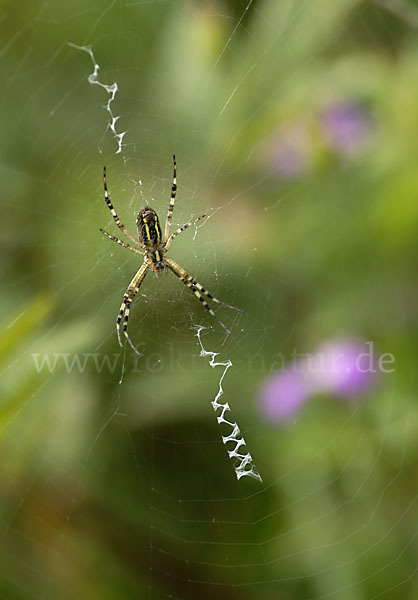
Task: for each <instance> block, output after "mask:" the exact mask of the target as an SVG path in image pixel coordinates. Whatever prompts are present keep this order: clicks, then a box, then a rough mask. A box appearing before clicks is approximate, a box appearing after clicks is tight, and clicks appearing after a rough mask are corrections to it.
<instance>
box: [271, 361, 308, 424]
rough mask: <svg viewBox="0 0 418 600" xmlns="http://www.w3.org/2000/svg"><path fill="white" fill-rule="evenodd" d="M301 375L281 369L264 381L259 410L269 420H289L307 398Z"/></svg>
mask: <svg viewBox="0 0 418 600" xmlns="http://www.w3.org/2000/svg"><path fill="white" fill-rule="evenodd" d="M308 394H309V392H308V391H307V390H306V387H305V383H304V380H303V377H302V376H301V374H300V373H296V372H295V371H292V370H291V371H281V372H279V373H276V374H275V375H273V377H271V378H270V379H268V380H267V381H266V383H265V384H264V387H263V389H262V390H261V396H260V397H261V410H262V412H263V414H264V415H265V416H266V417H267V418H268V419H269V420H270V421H289V420H290V419H292V417H294V416H295V415H296V414H297V413H298V412H299V410H300V408H301V407H302V406H303V404H304V403H305V402H306V400H307V399H308Z"/></svg>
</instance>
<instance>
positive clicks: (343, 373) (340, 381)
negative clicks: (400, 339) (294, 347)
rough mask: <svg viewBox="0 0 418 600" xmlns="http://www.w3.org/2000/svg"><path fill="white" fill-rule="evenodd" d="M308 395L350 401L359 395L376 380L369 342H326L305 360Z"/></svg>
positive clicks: (347, 340)
mask: <svg viewBox="0 0 418 600" xmlns="http://www.w3.org/2000/svg"><path fill="white" fill-rule="evenodd" d="M311 357H312V358H313V361H312V360H311V362H314V363H316V364H315V365H314V366H313V365H312V364H311V365H310V367H311V368H310V389H311V392H327V393H330V394H333V395H335V396H339V397H343V398H349V397H353V396H358V395H361V394H362V393H363V392H365V391H366V390H367V389H368V388H369V387H370V386H371V385H372V383H374V381H375V375H376V369H375V364H374V356H373V345H372V342H368V343H365V342H363V341H361V340H354V339H342V340H334V341H327V342H325V343H324V344H322V345H321V346H320V347H319V349H318V351H317V352H316V353H314V354H313V355H311V356H310V357H308V360H309V359H311Z"/></svg>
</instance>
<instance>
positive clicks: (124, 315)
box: [100, 156, 242, 354]
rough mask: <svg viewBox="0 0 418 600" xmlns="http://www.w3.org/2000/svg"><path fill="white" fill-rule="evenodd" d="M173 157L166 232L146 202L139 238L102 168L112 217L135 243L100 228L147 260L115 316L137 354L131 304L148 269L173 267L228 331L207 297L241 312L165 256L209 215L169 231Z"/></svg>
mask: <svg viewBox="0 0 418 600" xmlns="http://www.w3.org/2000/svg"><path fill="white" fill-rule="evenodd" d="M173 161H174V174H173V184H172V186H171V198H170V204H169V206H168V214H167V218H166V221H165V231H164V235H163V234H162V232H161V227H160V223H159V220H158V215H157V213H156V212H155V210H153V209H152V208H150V207H149V206H144V208H141V210H140V211H139V213H138V217H137V219H136V225H137V228H138V239H137V240H136V239H135V238H134V237H133V235H131V234H130V233H129V231H128V230H127V229H126V227H125V225H123V223H122V222H121V220H120V219H119V217H118V215H117V214H116V211H115V209H114V208H113V205H112V203H111V201H110V198H109V194H108V191H107V184H106V167H105V168H104V171H103V179H104V197H105V201H106V204H107V206H108V208H109V210H110V212H111V213H112V217H113V219H114V221H115V223H116V225H117V226H118V227H119V229H120V230H121V231H122V232H123V233H124V234H125V235H126V237H127V238H128V239H129V240H130V241H131V242H132V243H133V244H135V245H134V246H132V245H131V244H127V243H126V242H123V241H122V240H120V239H119V238H117V237H115V236H113V235H110V233H107V232H106V231H104V230H103V229H100V231H101V232H102V233H103V234H104V235H105V236H106V237H108V238H109V239H110V240H112V241H113V242H116V243H117V244H119V245H120V246H123V247H124V248H128V250H131V251H132V252H136V253H137V254H141V255H142V256H143V257H144V262H143V263H142V265H141V266H140V267H139V269H138V271H137V272H136V273H135V275H134V277H133V278H132V281H131V283H130V284H129V287H128V289H127V290H126V292H125V293H124V295H123V302H122V304H121V307H120V310H119V314H118V316H117V319H116V331H117V334H118V340H119V344H120V346H121V347H122V340H121V334H120V329H121V324H122V331H123V335H124V336H125V338H126V340H127V341H128V343H129V345H130V346H131V348H132V349H133V350H134V351H135V352H136V353H137V354H140V353H139V352H138V350H137V349H136V348H135V346H134V344H133V343H132V340H131V339H130V337H129V335H128V319H129V311H130V309H131V304H132V302H133V300H134V298H135V296H136V295H137V293H138V290H139V288H140V286H141V283H142V282H143V281H144V278H145V275H146V274H147V273H148V271H152V272H153V273H154V275H155V276H156V277H160V276H161V274H162V273H163V271H165V270H166V269H170V271H172V272H173V273H174V275H176V276H177V277H178V278H179V279H180V281H182V282H183V283H184V285H186V286H187V287H188V288H189V289H190V290H191V291H192V292H193V294H194V295H195V296H196V298H198V300H200V302H201V303H202V304H203V306H204V307H205V308H206V310H208V311H209V312H210V314H211V315H212V317H215V319H216V320H217V321H218V323H219V324H220V325H221V327H223V328H224V329H225V331H226V332H227V333H228V334H230V333H231V332H230V331H229V329H228V328H227V327H226V326H225V325H224V324H223V323H222V321H221V320H220V319H219V318H218V317H217V316H216V314H215V313H214V312H213V310H212V309H211V307H210V306H209V304H208V303H207V301H206V300H205V298H208V299H209V300H212V302H215V303H216V304H222V305H223V306H226V307H227V308H232V309H233V310H238V311H239V312H242V311H241V310H240V309H239V308H235V307H234V306H230V305H229V304H225V303H224V302H221V300H218V299H217V298H215V296H212V294H211V293H209V292H208V290H206V289H205V288H204V287H203V286H202V285H200V283H198V282H197V281H196V280H195V279H194V278H193V277H192V276H191V275H189V274H188V273H186V271H185V270H184V269H182V268H181V267H180V266H179V265H178V264H177V263H176V262H174V260H172V259H171V258H168V256H166V253H167V251H168V249H169V248H170V246H171V244H172V243H173V241H174V239H175V238H176V237H177V236H178V235H179V233H181V232H182V231H184V230H185V229H187V228H188V227H190V226H191V225H195V224H196V223H198V222H199V221H200V220H201V219H203V217H205V216H206V215H200V217H197V218H196V219H192V220H191V221H188V222H187V223H186V224H185V225H182V226H181V227H179V228H178V229H177V230H176V231H174V232H173V233H172V234H171V235H170V224H171V219H172V217H173V209H174V202H175V199H176V191H177V180H176V172H177V167H176V157H175V156H173Z"/></svg>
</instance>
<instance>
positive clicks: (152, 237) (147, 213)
mask: <svg viewBox="0 0 418 600" xmlns="http://www.w3.org/2000/svg"><path fill="white" fill-rule="evenodd" d="M136 224H137V227H138V237H139V241H140V242H142V243H143V244H144V246H146V247H147V248H156V247H157V246H158V245H159V244H161V227H160V222H159V220H158V215H157V213H156V212H155V210H153V209H152V208H150V207H149V206H145V207H144V208H141V210H140V211H139V213H138V217H137V219H136Z"/></svg>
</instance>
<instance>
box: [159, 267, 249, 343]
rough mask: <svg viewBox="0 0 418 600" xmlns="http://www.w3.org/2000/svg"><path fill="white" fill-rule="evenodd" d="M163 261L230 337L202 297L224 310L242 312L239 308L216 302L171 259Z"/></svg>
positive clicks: (227, 330)
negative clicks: (222, 307) (224, 308)
mask: <svg viewBox="0 0 418 600" xmlns="http://www.w3.org/2000/svg"><path fill="white" fill-rule="evenodd" d="M164 261H165V263H166V265H167V267H168V268H169V269H170V270H171V271H172V272H173V273H174V275H176V276H177V277H178V278H179V279H180V281H181V282H182V283H184V285H185V286H187V287H188V288H189V289H190V290H191V291H192V292H193V294H194V295H195V296H196V298H197V299H198V300H199V301H200V302H201V303H202V305H203V306H204V307H205V308H206V310H207V311H209V313H210V314H211V315H212V317H215V319H216V320H217V321H218V323H219V325H220V326H221V327H223V329H225V331H226V332H227V334H228V335H231V332H230V331H229V329H228V327H227V326H226V325H225V324H224V323H222V321H221V320H220V318H219V317H218V316H217V314H216V313H215V312H214V311H213V310H212V309H211V307H210V306H209V304H208V303H207V302H206V300H205V298H204V296H206V298H209V300H211V301H212V302H215V303H216V304H220V305H222V306H225V307H226V308H231V309H232V310H236V311H238V312H243V311H242V310H241V309H240V308H236V307H235V306H231V305H230V304H226V303H225V302H222V300H218V298H215V296H213V295H212V294H211V293H210V292H208V290H206V289H205V288H204V287H203V286H202V285H201V284H200V283H198V282H197V281H196V279H193V277H192V276H191V275H189V274H188V273H186V271H185V270H184V269H182V268H181V267H180V265H178V264H177V263H176V262H175V261H174V260H172V259H171V258H168V257H167V256H166V257H165V259H164Z"/></svg>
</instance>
